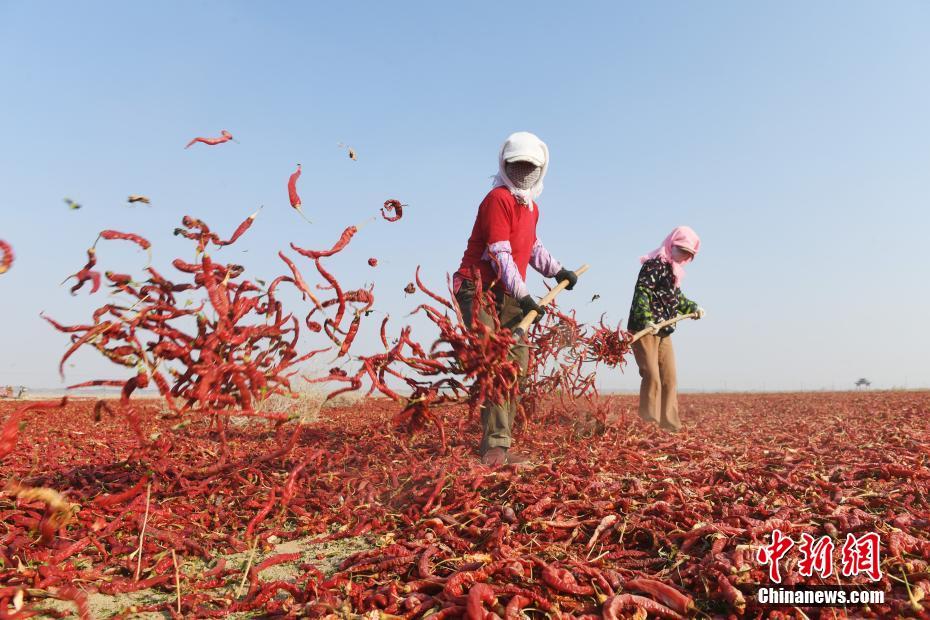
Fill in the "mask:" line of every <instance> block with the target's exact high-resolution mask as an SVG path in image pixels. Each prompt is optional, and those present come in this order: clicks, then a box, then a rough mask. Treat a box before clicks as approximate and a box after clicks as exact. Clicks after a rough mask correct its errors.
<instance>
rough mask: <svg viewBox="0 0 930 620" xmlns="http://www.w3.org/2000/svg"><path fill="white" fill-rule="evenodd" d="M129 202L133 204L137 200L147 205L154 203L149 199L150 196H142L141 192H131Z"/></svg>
mask: <svg viewBox="0 0 930 620" xmlns="http://www.w3.org/2000/svg"><path fill="white" fill-rule="evenodd" d="M127 202H128V203H129V204H133V203H135V202H141V203H144V204H147V205H150V204H152V201H151V200H149V198H148V196H142V195H141V194H129V199H128V200H127Z"/></svg>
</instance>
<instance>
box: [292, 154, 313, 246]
mask: <svg viewBox="0 0 930 620" xmlns="http://www.w3.org/2000/svg"><path fill="white" fill-rule="evenodd" d="M299 178H300V164H297V170H295V171H294V172H293V173H292V174H291V176H290V177H288V179H287V196H288V198H289V199H290V201H291V206H292V207H293V208H294V210H295V211H297V212H298V213H299V214H300V217H302V218H304V219H305V220H307V222H310V220H309V219H308V218H307V216H306V215H304V212H303V209H302V203H301V201H300V194H298V193H297V179H299ZM310 223H311V224H312V222H310ZM292 245H293V244H292Z"/></svg>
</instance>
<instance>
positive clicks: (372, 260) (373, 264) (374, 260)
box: [368, 258, 378, 267]
mask: <svg viewBox="0 0 930 620" xmlns="http://www.w3.org/2000/svg"><path fill="white" fill-rule="evenodd" d="M368 266H369V267H377V266H378V259H377V258H369V259H368Z"/></svg>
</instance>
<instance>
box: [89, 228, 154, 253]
mask: <svg viewBox="0 0 930 620" xmlns="http://www.w3.org/2000/svg"><path fill="white" fill-rule="evenodd" d="M98 237H99V238H100V239H106V240H108V241H113V240H115V239H122V240H123V241H131V242H133V243H135V244H136V245H138V246H139V247H140V248H142V249H143V250H149V249H151V247H152V244H151V243H150V242H149V240H148V239H146V238H144V237H141V236H139V235H136V234H133V233H124V232H119V231H118V230H102V231H100V235H98Z"/></svg>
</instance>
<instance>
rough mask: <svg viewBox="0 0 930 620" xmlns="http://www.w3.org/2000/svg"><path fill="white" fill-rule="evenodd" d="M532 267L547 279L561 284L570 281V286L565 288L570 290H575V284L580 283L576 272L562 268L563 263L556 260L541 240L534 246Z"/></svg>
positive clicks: (531, 254) (531, 257)
mask: <svg viewBox="0 0 930 620" xmlns="http://www.w3.org/2000/svg"><path fill="white" fill-rule="evenodd" d="M530 266H531V267H532V268H533V269H535V270H536V271H538V272H539V273H541V274H542V275H543V276H545V277H547V278H555V279H556V280H558V281H559V282H561V281H562V280H568V286H566V287H565V288H566V289H568V290H572V289H573V288H575V283H576V282H578V276H577V275H576V274H575V272H574V271H569V270H568V269H566V268H565V267H563V266H562V263H560V262H559V261H557V260H555V259H554V258H553V257H552V254H550V253H549V250H547V249H546V246H544V245H543V243H542V241H540V240H539V239H537V240H536V243H534V244H533V251H532V252H531V253H530Z"/></svg>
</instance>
